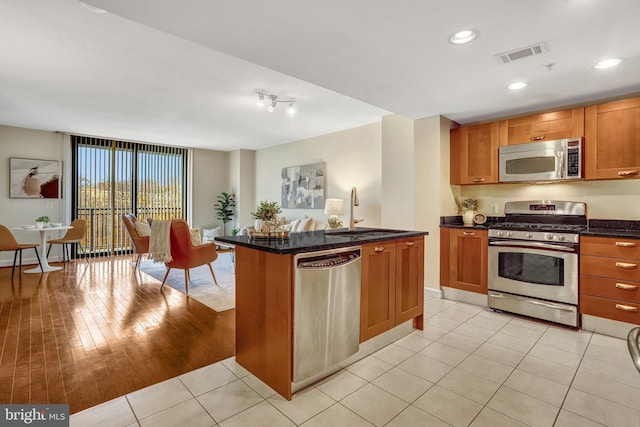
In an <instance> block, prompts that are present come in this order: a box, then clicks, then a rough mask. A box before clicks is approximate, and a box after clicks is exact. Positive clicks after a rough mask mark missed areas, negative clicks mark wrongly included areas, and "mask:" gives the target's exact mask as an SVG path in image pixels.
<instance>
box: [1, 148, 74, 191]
mask: <svg viewBox="0 0 640 427" xmlns="http://www.w3.org/2000/svg"><path fill="white" fill-rule="evenodd" d="M9 174H10V176H9V186H10V188H9V197H13V198H21V199H58V198H61V197H62V162H61V161H60V160H39V159H20V158H17V157H11V158H10V159H9Z"/></svg>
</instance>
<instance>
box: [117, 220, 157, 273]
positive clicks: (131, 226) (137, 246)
mask: <svg viewBox="0 0 640 427" xmlns="http://www.w3.org/2000/svg"><path fill="white" fill-rule="evenodd" d="M122 222H123V223H124V227H125V229H126V230H127V234H128V235H129V239H130V240H131V245H132V246H133V251H134V252H135V253H137V254H138V259H137V260H136V268H138V267H139V266H140V259H141V258H142V255H143V254H147V253H149V235H150V233H151V229H150V228H149V231H148V232H146V230H145V231H143V232H142V233H140V232H139V229H140V230H142V227H139V226H138V227H136V223H137V222H138V219H137V218H136V216H135V215H133V214H124V215H122Z"/></svg>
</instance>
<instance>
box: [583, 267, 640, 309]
mask: <svg viewBox="0 0 640 427" xmlns="http://www.w3.org/2000/svg"><path fill="white" fill-rule="evenodd" d="M580 293H581V294H584V295H591V296H597V297H602V298H611V299H616V300H620V301H628V302H633V303H636V304H640V282H632V281H631V280H616V279H608V278H606V277H595V276H585V275H584V274H582V275H580Z"/></svg>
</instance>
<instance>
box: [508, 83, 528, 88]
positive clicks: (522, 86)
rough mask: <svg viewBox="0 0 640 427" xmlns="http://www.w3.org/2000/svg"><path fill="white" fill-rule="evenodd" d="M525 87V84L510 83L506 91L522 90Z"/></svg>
mask: <svg viewBox="0 0 640 427" xmlns="http://www.w3.org/2000/svg"><path fill="white" fill-rule="evenodd" d="M525 86H527V83H526V82H515V83H511V84H510V85H509V86H507V89H509V90H518V89H522V88H524V87H525Z"/></svg>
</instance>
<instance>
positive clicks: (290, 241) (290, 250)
mask: <svg viewBox="0 0 640 427" xmlns="http://www.w3.org/2000/svg"><path fill="white" fill-rule="evenodd" d="M356 230H357V231H358V232H361V233H367V232H369V233H370V234H349V235H345V234H332V233H335V232H338V233H340V232H344V231H346V229H340V230H335V231H331V230H326V231H325V230H321V231H305V232H301V233H290V234H289V237H288V238H287V239H269V240H266V239H252V238H250V237H249V236H220V237H216V240H219V241H220V242H223V243H231V244H234V245H237V246H246V247H248V248H252V249H258V250H261V251H267V252H273V253H277V254H298V253H304V252H315V251H322V250H326V249H335V248H343V247H347V246H354V245H355V246H359V245H362V244H366V243H375V242H384V241H389V240H398V239H404V238H407V237H417V236H427V235H429V233H428V232H426V231H406V230H387V229H380V228H366V227H357V228H356ZM377 230H384V234H382V233H380V235H375V234H376V231H377Z"/></svg>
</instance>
